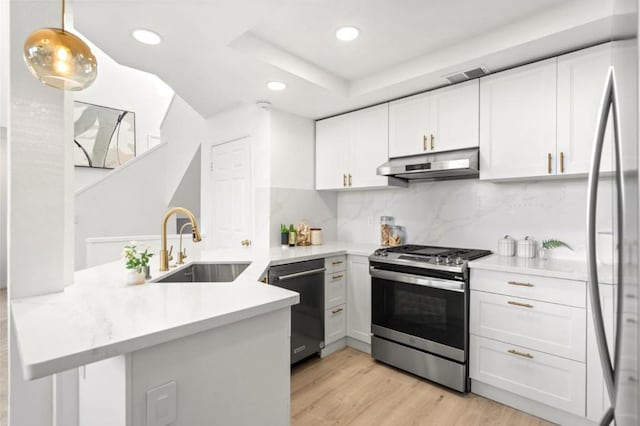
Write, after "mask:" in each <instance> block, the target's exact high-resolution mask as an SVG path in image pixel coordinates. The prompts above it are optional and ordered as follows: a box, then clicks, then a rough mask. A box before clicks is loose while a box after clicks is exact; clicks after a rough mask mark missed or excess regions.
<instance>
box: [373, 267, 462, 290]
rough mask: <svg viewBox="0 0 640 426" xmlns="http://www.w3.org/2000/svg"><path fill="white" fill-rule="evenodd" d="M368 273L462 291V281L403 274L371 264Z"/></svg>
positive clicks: (426, 285)
mask: <svg viewBox="0 0 640 426" xmlns="http://www.w3.org/2000/svg"><path fill="white" fill-rule="evenodd" d="M369 274H371V276H372V277H373V278H381V279H383V280H388V281H397V282H401V283H406V284H415V285H421V286H423V287H432V288H439V289H442V290H449V291H457V292H461V293H464V283H461V282H458V281H450V280H441V279H437V278H430V277H423V276H420V275H413V274H405V273H402V272H395V271H386V270H384V269H378V268H375V267H373V266H370V267H369Z"/></svg>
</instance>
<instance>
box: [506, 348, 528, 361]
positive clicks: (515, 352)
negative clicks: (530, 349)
mask: <svg viewBox="0 0 640 426" xmlns="http://www.w3.org/2000/svg"><path fill="white" fill-rule="evenodd" d="M507 352H509V353H510V354H512V355H518V356H521V357H525V358H529V359H533V355H531V354H529V353H526V352H520V351H516V350H515V349H509V350H508V351H507Z"/></svg>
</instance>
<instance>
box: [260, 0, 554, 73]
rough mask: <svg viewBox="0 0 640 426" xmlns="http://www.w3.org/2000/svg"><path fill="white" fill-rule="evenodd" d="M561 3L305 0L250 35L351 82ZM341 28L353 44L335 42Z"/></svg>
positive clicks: (268, 21)
mask: <svg viewBox="0 0 640 426" xmlns="http://www.w3.org/2000/svg"><path fill="white" fill-rule="evenodd" d="M563 2H566V0H537V1H513V0H482V1H452V0H431V1H425V0H402V1H397V0H396V1H389V0H351V1H345V0H306V1H298V2H294V3H292V4H291V5H289V6H287V7H285V8H282V10H281V11H280V13H277V14H274V15H273V16H269V18H268V19H265V20H263V21H261V22H260V23H259V24H258V25H257V26H255V27H254V28H252V29H251V32H252V33H253V34H255V35H257V36H258V37H260V38H262V39H264V40H267V41H269V42H271V43H273V44H275V45H277V46H280V47H281V48H282V49H284V50H286V51H288V52H290V53H293V54H294V55H297V56H299V57H301V58H304V59H306V60H308V61H309V62H311V63H313V64H315V65H317V66H320V67H323V68H325V69H326V70H328V71H330V72H332V73H334V74H336V75H338V76H340V77H342V78H344V79H348V80H354V79H358V78H362V77H365V76H367V75H369V74H371V73H373V72H378V71H381V70H383V69H385V68H388V67H389V66H391V65H395V64H398V63H401V62H404V61H407V60H409V59H413V58H415V57H418V56H421V55H424V54H426V53H429V52H430V51H432V50H436V49H440V48H442V47H446V46H450V45H453V44H456V43H459V42H461V41H464V40H466V39H469V38H472V37H474V36H476V35H478V34H482V33H484V32H486V31H487V30H488V29H494V28H497V27H500V26H503V25H506V24H509V23H511V22H514V21H517V20H519V19H522V18H524V17H526V16H528V15H531V14H533V13H537V12H539V11H541V10H544V9H546V8H548V7H551V6H556V5H557V4H559V3H563ZM496 12H499V13H496ZM346 25H350V26H355V27H356V28H359V29H361V34H360V37H359V38H358V39H357V40H356V41H355V42H351V43H345V42H342V41H340V40H338V39H337V38H336V37H335V31H336V30H337V29H338V28H340V27H343V26H346Z"/></svg>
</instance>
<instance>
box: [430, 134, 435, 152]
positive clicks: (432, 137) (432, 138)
mask: <svg viewBox="0 0 640 426" xmlns="http://www.w3.org/2000/svg"><path fill="white" fill-rule="evenodd" d="M429 136H430V137H431V138H430V139H431V151H433V140H434V139H435V137H434V136H433V135H432V134H430V135H429Z"/></svg>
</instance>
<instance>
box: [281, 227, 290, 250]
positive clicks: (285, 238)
mask: <svg viewBox="0 0 640 426" xmlns="http://www.w3.org/2000/svg"><path fill="white" fill-rule="evenodd" d="M280 244H281V245H283V246H288V245H289V228H287V225H284V224H282V225H280Z"/></svg>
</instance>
